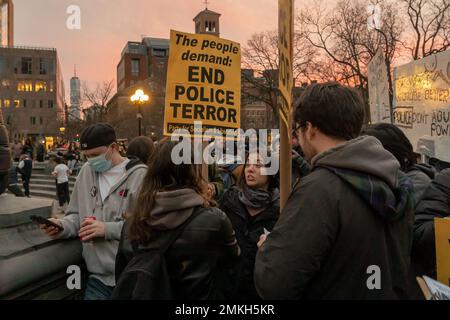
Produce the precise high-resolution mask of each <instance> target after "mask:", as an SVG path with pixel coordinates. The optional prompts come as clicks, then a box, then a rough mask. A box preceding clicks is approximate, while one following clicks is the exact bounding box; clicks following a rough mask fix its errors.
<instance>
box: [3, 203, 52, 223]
mask: <svg viewBox="0 0 450 320" xmlns="http://www.w3.org/2000/svg"><path fill="white" fill-rule="evenodd" d="M52 206H53V202H52V201H51V200H47V199H42V198H40V199H35V198H26V197H25V198H22V197H15V196H14V195H10V194H4V195H0V229H3V228H10V227H13V226H18V225H21V224H25V223H29V222H30V216H32V215H40V216H43V217H45V218H49V217H51V215H52Z"/></svg>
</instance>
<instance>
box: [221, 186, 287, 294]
mask: <svg viewBox="0 0 450 320" xmlns="http://www.w3.org/2000/svg"><path fill="white" fill-rule="evenodd" d="M238 195H239V189H238V188H237V187H232V188H231V189H229V190H228V191H227V192H225V193H224V195H223V197H222V199H221V201H220V205H219V206H220V208H221V209H222V210H223V211H224V212H225V213H226V214H227V216H228V218H229V219H230V221H231V224H232V225H233V228H234V231H235V232H236V239H237V241H238V244H239V247H240V248H241V250H242V254H241V258H240V261H239V264H237V265H236V266H235V267H234V268H233V269H232V270H231V271H230V273H229V281H228V286H227V298H230V299H259V295H258V293H257V292H256V289H255V284H254V280H253V270H254V268H255V257H256V252H257V249H258V248H257V245H256V244H257V243H258V241H259V237H260V236H261V234H263V233H264V228H266V229H267V230H268V231H272V229H273V227H274V225H275V223H276V222H277V220H278V217H279V214H280V213H279V212H280V205H279V201H276V202H273V203H272V204H271V205H270V206H269V207H267V208H266V209H264V211H262V212H261V213H259V214H257V215H256V216H254V217H251V216H250V215H249V213H248V210H247V208H246V207H245V206H244V205H243V204H242V203H241V202H240V201H239V197H238Z"/></svg>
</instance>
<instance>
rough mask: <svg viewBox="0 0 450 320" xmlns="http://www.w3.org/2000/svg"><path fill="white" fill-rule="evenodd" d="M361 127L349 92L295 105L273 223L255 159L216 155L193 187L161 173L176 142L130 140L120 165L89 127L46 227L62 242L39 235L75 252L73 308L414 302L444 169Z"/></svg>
mask: <svg viewBox="0 0 450 320" xmlns="http://www.w3.org/2000/svg"><path fill="white" fill-rule="evenodd" d="M363 121H364V102H363V100H362V97H361V96H360V94H359V93H358V92H357V91H356V90H354V89H351V88H348V87H345V86H342V85H340V84H338V83H325V84H313V85H311V86H309V87H308V88H307V89H306V90H305V91H304V93H303V94H302V95H301V97H300V98H299V99H298V100H297V101H296V102H295V103H294V122H295V129H294V131H293V150H292V153H293V160H292V166H293V168H292V172H293V179H292V180H293V189H292V192H291V194H290V196H289V199H288V201H287V203H286V204H285V206H284V208H283V210H282V211H281V212H280V196H279V180H278V175H277V174H274V175H265V174H263V171H264V169H265V168H266V167H267V166H269V165H270V163H268V162H267V161H266V160H267V158H265V157H267V154H264V153H262V152H261V150H259V149H258V148H256V149H250V148H248V149H247V153H246V155H245V159H240V160H243V163H241V161H237V160H238V157H236V156H234V155H230V154H225V156H224V157H223V159H221V160H220V161H219V162H218V163H217V164H214V165H210V166H209V168H208V169H209V170H208V172H209V174H208V179H206V178H205V177H203V176H202V168H201V165H196V164H186V163H182V164H178V165H176V164H174V162H173V161H172V159H171V155H172V151H173V150H174V148H176V147H177V144H178V142H174V141H171V140H169V139H165V140H164V139H163V140H161V141H159V143H158V144H156V145H155V144H154V143H152V141H151V140H150V139H148V138H146V137H138V138H135V139H134V140H133V141H131V142H130V143H129V145H128V147H127V150H126V152H127V154H126V155H125V154H124V150H123V148H121V146H120V145H119V144H118V143H117V139H116V135H115V131H114V128H113V127H111V126H110V125H109V124H104V123H99V124H95V125H92V126H90V127H88V128H86V129H85V130H84V131H83V132H82V134H81V137H80V148H81V152H82V154H83V156H84V157H85V158H86V161H87V163H86V164H85V165H83V167H82V168H81V171H80V172H79V174H78V177H77V181H76V184H75V187H74V190H73V193H72V195H71V197H70V203H69V206H68V208H67V210H66V215H65V217H63V218H62V219H52V221H53V222H55V223H57V224H59V225H60V226H62V227H63V228H64V230H63V231H62V232H61V231H59V230H58V229H56V228H53V227H46V226H41V228H42V229H43V230H44V231H45V232H46V233H47V234H48V236H50V237H52V238H70V237H79V238H80V240H81V241H82V243H83V257H84V260H85V262H86V265H87V269H88V272H89V274H90V276H89V280H88V282H87V287H86V292H85V299H112V298H114V299H189V300H192V299H252V300H255V299H419V298H421V296H420V295H419V294H418V292H419V291H418V287H417V284H416V281H415V276H422V275H428V276H431V277H435V276H436V257H435V248H434V224H433V219H434V218H435V217H446V216H447V217H448V215H450V169H445V170H442V171H440V172H438V171H439V170H436V169H434V168H433V167H432V166H430V165H426V164H424V163H420V162H421V161H420V159H419V158H418V157H417V154H415V153H414V151H413V147H412V145H411V143H410V142H409V141H408V139H407V137H406V136H405V135H404V134H403V132H402V131H401V130H399V129H398V128H397V127H396V126H394V125H390V124H378V125H371V126H366V127H364V128H363ZM67 169H68V170H70V165H69V167H68V168H67V167H63V168H62V169H60V170H55V171H63V172H64V171H67ZM61 182H62V183H63V181H62V180H61ZM68 200H69V197H68V196H67V201H68ZM93 217H94V218H95V219H93ZM374 267H375V270H380V274H379V281H375V284H373V285H370V284H369V282H370V281H369V280H368V279H369V278H370V276H371V271H370V270H374ZM143 270H144V271H145V272H144V271H143ZM378 282H379V283H378Z"/></svg>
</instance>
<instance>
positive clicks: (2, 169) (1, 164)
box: [0, 110, 11, 194]
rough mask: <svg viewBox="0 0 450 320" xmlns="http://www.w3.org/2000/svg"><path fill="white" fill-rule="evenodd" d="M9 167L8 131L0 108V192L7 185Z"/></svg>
mask: <svg viewBox="0 0 450 320" xmlns="http://www.w3.org/2000/svg"><path fill="white" fill-rule="evenodd" d="M10 167H11V153H10V149H9V143H8V132H7V130H6V127H5V125H4V124H3V115H2V112H1V110H0V194H2V193H3V191H5V189H6V187H7V186H8V170H9V168H10Z"/></svg>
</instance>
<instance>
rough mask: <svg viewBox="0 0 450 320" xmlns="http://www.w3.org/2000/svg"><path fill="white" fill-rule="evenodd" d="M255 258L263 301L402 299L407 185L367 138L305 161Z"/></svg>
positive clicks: (406, 276) (409, 213) (407, 245)
mask: <svg viewBox="0 0 450 320" xmlns="http://www.w3.org/2000/svg"><path fill="white" fill-rule="evenodd" d="M311 164H312V172H311V173H310V174H308V175H307V176H305V177H304V178H303V179H302V180H301V181H300V183H299V184H297V185H296V187H295V189H294V190H293V192H292V193H291V195H290V197H289V199H288V201H287V203H286V205H285V207H284V208H283V211H282V212H281V213H280V218H279V220H278V222H277V224H276V225H275V227H274V229H273V231H272V232H271V233H270V234H269V236H268V237H267V240H266V241H265V243H264V244H263V245H262V246H261V248H260V249H259V250H258V254H257V256H256V264H255V284H256V289H257V290H258V293H259V294H260V296H261V297H262V298H264V299H292V300H295V299H313V300H316V299H406V298H409V296H410V287H411V285H412V282H411V278H410V277H411V269H410V267H411V266H410V252H411V245H412V228H413V223H414V208H413V202H414V200H413V194H412V192H413V191H412V183H411V181H410V180H409V179H408V178H406V177H405V176H404V174H403V173H402V172H401V171H400V164H399V163H398V161H397V160H396V159H395V158H394V156H393V155H392V154H391V153H389V152H388V151H386V150H385V149H384V148H383V146H382V145H381V143H380V142H379V141H378V140H377V139H376V138H374V137H367V136H362V137H359V138H357V139H354V140H351V141H348V142H346V143H343V144H341V145H338V146H337V147H335V148H332V149H330V150H328V151H326V152H323V153H321V154H319V155H317V156H316V157H314V158H313V159H312V161H311Z"/></svg>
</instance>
